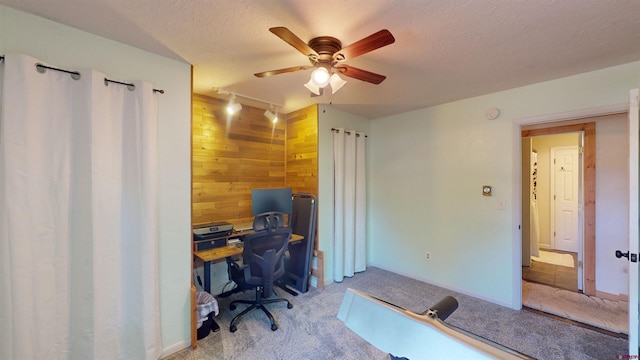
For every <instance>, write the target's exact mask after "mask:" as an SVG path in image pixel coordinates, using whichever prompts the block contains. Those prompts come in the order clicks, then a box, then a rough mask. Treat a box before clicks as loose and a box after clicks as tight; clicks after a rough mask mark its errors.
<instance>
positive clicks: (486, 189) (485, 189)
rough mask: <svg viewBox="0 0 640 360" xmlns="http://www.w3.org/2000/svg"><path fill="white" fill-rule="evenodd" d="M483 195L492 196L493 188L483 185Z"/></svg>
mask: <svg viewBox="0 0 640 360" xmlns="http://www.w3.org/2000/svg"><path fill="white" fill-rule="evenodd" d="M482 195H484V196H491V186H490V185H483V186H482Z"/></svg>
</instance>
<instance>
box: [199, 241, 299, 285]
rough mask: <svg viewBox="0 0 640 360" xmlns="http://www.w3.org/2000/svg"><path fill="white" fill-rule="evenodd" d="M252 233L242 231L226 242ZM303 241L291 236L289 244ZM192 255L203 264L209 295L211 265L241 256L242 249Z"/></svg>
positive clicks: (206, 251)
mask: <svg viewBox="0 0 640 360" xmlns="http://www.w3.org/2000/svg"><path fill="white" fill-rule="evenodd" d="M252 233H253V231H244V232H242V233H240V234H238V233H235V234H231V235H229V236H227V240H228V238H236V237H242V236H245V235H249V234H252ZM303 239H304V236H302V235H298V234H291V237H290V238H289V243H295V242H298V241H302V240H303ZM193 255H194V256H195V257H197V258H198V259H200V260H201V261H202V262H203V263H204V290H205V291H206V292H208V293H211V263H212V262H216V261H220V260H224V259H226V258H228V257H233V256H237V255H242V247H241V246H235V245H226V246H221V247H218V248H213V249H207V250H202V251H194V252H193Z"/></svg>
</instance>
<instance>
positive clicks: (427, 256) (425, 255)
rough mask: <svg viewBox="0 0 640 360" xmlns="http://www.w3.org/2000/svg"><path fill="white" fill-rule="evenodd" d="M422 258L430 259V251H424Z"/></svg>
mask: <svg viewBox="0 0 640 360" xmlns="http://www.w3.org/2000/svg"><path fill="white" fill-rule="evenodd" d="M424 259H425V260H431V253H430V252H429V251H427V252H426V253H424Z"/></svg>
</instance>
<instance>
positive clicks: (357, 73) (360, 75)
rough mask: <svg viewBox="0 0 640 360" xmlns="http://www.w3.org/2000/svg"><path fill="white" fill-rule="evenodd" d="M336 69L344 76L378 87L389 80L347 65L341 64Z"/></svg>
mask: <svg viewBox="0 0 640 360" xmlns="http://www.w3.org/2000/svg"><path fill="white" fill-rule="evenodd" d="M336 69H337V70H338V71H340V73H341V74H342V75H344V76H348V77H351V78H354V79H358V80H362V81H366V82H370V83H372V84H376V85H377V84H380V83H381V82H382V81H384V79H386V78H387V77H386V76H384V75H380V74H376V73H372V72H370V71H367V70H362V69H358V68H355V67H353V66H349V65H345V64H340V65H339V66H336Z"/></svg>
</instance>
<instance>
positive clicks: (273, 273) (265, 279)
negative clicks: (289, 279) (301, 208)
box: [242, 227, 291, 297]
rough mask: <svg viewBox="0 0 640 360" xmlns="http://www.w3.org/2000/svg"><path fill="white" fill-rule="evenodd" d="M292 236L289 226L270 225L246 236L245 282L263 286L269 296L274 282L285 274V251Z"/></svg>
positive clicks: (243, 254) (243, 253) (244, 257)
mask: <svg viewBox="0 0 640 360" xmlns="http://www.w3.org/2000/svg"><path fill="white" fill-rule="evenodd" d="M290 237H291V229H289V228H284V227H269V228H267V229H264V230H260V231H256V232H255V233H253V234H251V235H247V236H245V238H244V250H243V252H242V258H243V263H244V264H245V269H244V279H245V282H246V283H247V284H251V285H259V286H262V287H263V288H264V294H265V296H267V297H268V296H270V295H271V291H272V288H273V282H274V281H275V280H277V279H278V278H280V277H281V276H282V275H284V259H285V252H286V251H287V246H288V244H289V238H290Z"/></svg>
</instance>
